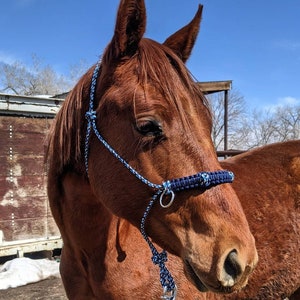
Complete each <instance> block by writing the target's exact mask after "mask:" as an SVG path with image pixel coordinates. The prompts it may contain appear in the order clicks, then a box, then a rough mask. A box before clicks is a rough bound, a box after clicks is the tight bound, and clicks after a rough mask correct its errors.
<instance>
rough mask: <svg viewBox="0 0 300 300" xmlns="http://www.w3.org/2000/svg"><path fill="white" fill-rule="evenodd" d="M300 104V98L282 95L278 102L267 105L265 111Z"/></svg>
mask: <svg viewBox="0 0 300 300" xmlns="http://www.w3.org/2000/svg"><path fill="white" fill-rule="evenodd" d="M296 105H300V98H296V97H291V96H286V97H280V98H278V99H277V102H276V103H274V104H271V105H266V106H265V107H264V110H265V111H270V112H272V111H275V110H276V109H277V108H280V107H285V106H296Z"/></svg>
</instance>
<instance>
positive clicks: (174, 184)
mask: <svg viewBox="0 0 300 300" xmlns="http://www.w3.org/2000/svg"><path fill="white" fill-rule="evenodd" d="M100 64H101V62H100V61H99V62H98V63H97V65H96V67H95V69H94V73H93V77H92V82H91V90H90V103H89V109H88V111H87V112H86V114H85V116H86V119H87V122H88V123H87V131H86V138H85V153H84V159H85V168H86V172H87V174H88V170H89V164H88V155H89V140H90V136H91V131H93V132H94V134H95V135H96V136H97V138H98V140H99V141H100V142H101V143H102V144H103V145H104V147H105V148H106V149H107V150H108V151H109V152H110V153H111V154H112V155H113V156H114V157H115V158H117V159H118V160H119V161H120V162H121V163H122V164H123V165H124V166H125V167H126V168H127V169H128V170H129V171H130V172H131V173H132V174H133V175H134V176H135V177H136V178H137V179H139V180H140V181H142V182H143V183H144V184H145V185H147V186H148V187H150V188H152V189H154V190H156V192H155V194H154V195H153V196H152V199H151V201H150V202H149V204H148V206H147V208H146V210H145V212H144V215H143V217H142V220H141V225H140V230H141V233H142V235H143V237H144V239H145V240H146V242H147V243H148V245H149V247H150V250H151V252H152V255H153V256H152V261H153V263H154V264H156V265H158V266H159V269H160V283H161V285H162V287H163V295H162V297H161V298H162V299H167V300H175V298H176V292H177V287H176V284H175V282H174V279H173V277H172V275H171V274H170V272H169V270H168V269H167V267H166V266H165V262H166V261H167V252H166V251H165V250H163V251H162V252H161V253H159V252H158V251H157V249H156V248H155V246H154V245H153V243H152V242H151V241H150V239H149V237H148V235H147V234H146V231H145V222H146V219H147V217H148V215H149V212H150V210H151V208H152V206H153V204H154V203H155V202H156V201H157V200H158V199H159V202H160V205H161V206H162V207H163V208H167V207H170V206H171V205H172V203H173V201H174V198H175V192H180V191H184V190H190V189H202V190H206V189H209V188H211V187H213V186H216V185H218V184H222V183H231V182H232V181H233V179H234V175H233V173H232V172H230V171H226V170H221V171H216V172H200V173H197V174H195V175H191V176H187V177H182V178H178V179H172V180H168V181H165V182H163V183H162V184H155V183H152V182H150V181H149V180H148V179H146V178H145V177H143V176H142V175H141V174H139V173H138V172H137V171H136V170H135V169H133V168H132V167H131V166H130V165H129V164H128V163H127V162H126V161H125V160H124V159H123V158H122V157H121V156H120V155H119V154H118V153H117V152H116V151H115V150H114V149H113V148H112V147H111V146H110V145H109V144H108V143H107V142H106V140H105V139H104V138H103V137H102V136H101V134H100V133H99V131H98V129H97V126H96V118H97V116H96V111H95V110H94V98H95V90H96V83H97V77H98V73H99V69H100ZM166 199H168V200H166Z"/></svg>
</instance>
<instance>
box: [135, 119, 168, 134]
mask: <svg viewBox="0 0 300 300" xmlns="http://www.w3.org/2000/svg"><path fill="white" fill-rule="evenodd" d="M136 130H137V131H138V132H139V133H140V134H141V135H143V136H149V137H150V136H154V137H159V136H161V135H162V134H163V130H162V127H161V125H160V124H159V122H158V121H156V120H140V121H139V122H138V123H137V124H136Z"/></svg>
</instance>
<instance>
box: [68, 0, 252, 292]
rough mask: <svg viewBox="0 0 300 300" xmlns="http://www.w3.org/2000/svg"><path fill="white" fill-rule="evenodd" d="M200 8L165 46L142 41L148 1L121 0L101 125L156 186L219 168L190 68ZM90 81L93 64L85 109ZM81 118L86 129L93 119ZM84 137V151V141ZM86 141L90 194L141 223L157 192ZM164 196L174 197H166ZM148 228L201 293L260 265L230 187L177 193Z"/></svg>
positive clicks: (232, 284)
mask: <svg viewBox="0 0 300 300" xmlns="http://www.w3.org/2000/svg"><path fill="white" fill-rule="evenodd" d="M201 15H202V6H201V5H200V6H199V9H198V11H197V13H196V15H195V17H194V18H193V20H192V21H191V22H190V23H189V24H188V25H186V26H185V27H183V28H182V29H180V30H179V31H177V32H176V33H175V34H173V35H171V36H170V37H169V38H168V39H166V41H165V42H164V43H162V44H160V43H158V42H156V41H153V40H151V39H148V38H144V32H145V27H146V11H145V4H144V1H143V0H122V1H121V3H120V6H119V10H118V14H117V20H116V26H115V31H114V35H113V38H112V40H111V42H110V43H109V45H108V46H107V48H106V49H105V51H104V53H103V56H102V60H101V64H100V66H99V74H98V76H97V83H96V85H95V87H94V88H95V93H94V98H95V99H94V104H93V105H94V108H93V109H94V112H95V118H96V120H95V126H96V127H97V128H98V130H99V132H100V133H101V136H103V138H104V139H105V141H106V142H107V143H108V144H109V145H111V147H112V148H113V149H114V150H115V151H116V152H117V153H119V154H120V155H121V156H122V158H123V159H124V161H126V162H127V163H128V165H130V166H131V167H132V168H133V169H134V170H136V171H137V172H138V174H142V176H143V178H147V179H148V180H149V181H150V182H152V183H156V184H161V183H162V182H165V181H166V180H169V179H172V178H179V177H184V176H189V175H191V174H195V173H197V172H201V171H207V172H212V171H216V170H221V167H220V164H219V162H218V159H217V157H216V153H215V149H214V146H213V143H212V139H211V128H212V119H211V114H210V111H209V106H208V103H207V101H206V99H205V97H204V95H203V94H202V92H201V90H200V89H199V87H198V85H197V83H196V82H195V81H194V80H193V79H192V76H191V75H190V73H189V71H188V70H187V68H186V66H185V62H186V60H187V59H188V57H189V56H190V54H191V51H192V48H193V46H194V43H195V40H196V37H197V34H198V31H199V26H200V20H201ZM91 80H92V70H90V71H89V72H88V73H87V74H86V75H85V76H84V77H83V78H82V79H81V81H80V82H79V85H80V86H81V90H80V92H81V93H82V94H83V95H84V97H83V98H86V99H83V101H82V104H80V106H82V107H83V108H86V109H87V107H88V98H89V95H88V89H89V84H90V82H91ZM82 107H79V108H80V109H81V108H82ZM84 111H85V110H84V109H82V113H81V120H84ZM82 123H83V124H84V125H83V127H84V128H82V129H81V131H82V133H81V135H84V132H85V128H86V126H87V125H86V124H87V122H86V121H82ZM79 131H80V130H79ZM66 139H67V137H66ZM77 142H78V143H80V145H81V151H79V150H78V155H79V153H81V152H82V151H83V150H82V149H83V147H84V146H83V144H84V142H83V141H82V140H80V139H77ZM88 142H89V153H88V158H87V160H88V180H89V183H90V186H91V188H92V190H93V193H94V194H95V195H96V196H97V198H98V199H99V201H100V202H101V203H102V204H103V205H104V206H105V207H106V208H107V209H108V210H109V211H110V212H111V213H112V214H114V215H116V216H119V217H121V218H124V219H126V220H128V221H129V222H130V223H132V224H133V225H135V226H137V227H139V226H140V221H141V219H142V217H143V214H144V212H145V209H146V207H147V205H148V203H149V200H150V199H151V197H152V195H153V189H152V188H151V187H149V186H147V185H145V184H144V182H143V181H141V180H139V179H138V178H137V177H136V176H133V175H132V174H130V172H129V171H128V168H125V167H124V164H122V163H121V162H120V161H119V160H118V159H116V158H115V157H114V156H113V155H112V154H111V153H110V152H109V151H107V149H105V147H103V144H102V143H100V142H99V140H98V138H97V136H96V135H94V134H91V136H90V138H89V141H88ZM70 151H73V150H70ZM81 158H82V157H81ZM81 161H83V159H82V160H81ZM83 168H84V167H83ZM163 201H167V202H168V201H169V199H168V195H167V196H166V198H165V199H163ZM145 231H146V232H147V234H148V235H149V236H150V237H151V239H152V240H153V241H154V242H155V243H157V244H158V245H159V246H161V247H163V248H164V249H166V250H167V251H169V252H171V253H173V254H175V255H177V256H179V257H181V259H182V261H183V264H184V268H185V272H186V275H187V277H188V278H189V280H190V281H191V282H193V284H194V285H195V286H197V288H198V289H199V290H201V291H208V290H210V291H214V292H224V293H225V292H232V291H235V290H238V289H240V288H242V287H243V286H245V285H246V283H247V280H248V276H249V274H250V273H251V272H252V270H253V268H254V267H255V265H256V262H257V252H256V248H255V241H254V238H253V236H252V234H251V232H250V230H249V226H248V223H247V220H246V217H245V215H244V212H243V209H242V207H241V204H240V202H239V199H238V198H237V196H236V194H235V192H234V190H233V189H232V187H231V186H230V184H222V185H217V186H214V187H212V188H210V189H208V190H203V189H191V190H184V191H180V192H178V193H177V192H176V193H175V198H174V201H173V203H172V205H170V206H168V207H166V208H165V207H162V206H161V205H159V204H158V203H155V204H154V205H153V208H152V209H151V211H150V212H149V216H148V218H147V220H146V222H145Z"/></svg>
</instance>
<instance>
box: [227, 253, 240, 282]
mask: <svg viewBox="0 0 300 300" xmlns="http://www.w3.org/2000/svg"><path fill="white" fill-rule="evenodd" d="M224 271H225V272H224V273H225V274H224V280H223V284H224V286H233V285H234V283H235V282H236V279H237V278H238V276H239V275H241V273H242V268H241V266H240V264H239V262H238V257H237V251H236V250H235V249H234V250H232V251H231V252H230V253H229V254H228V255H227V257H226V259H225V262H224Z"/></svg>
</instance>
